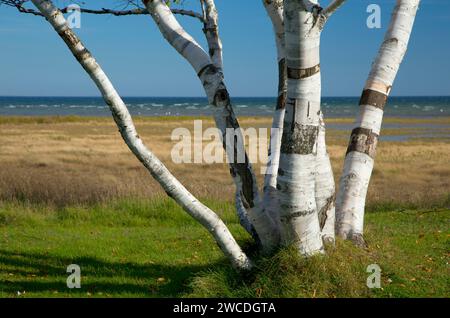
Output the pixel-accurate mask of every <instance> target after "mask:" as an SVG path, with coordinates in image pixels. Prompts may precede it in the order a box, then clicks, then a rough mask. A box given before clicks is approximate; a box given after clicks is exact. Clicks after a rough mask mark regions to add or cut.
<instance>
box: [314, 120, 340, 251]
mask: <svg viewBox="0 0 450 318" xmlns="http://www.w3.org/2000/svg"><path fill="white" fill-rule="evenodd" d="M315 197H316V204H317V212H318V216H319V224H320V229H321V232H322V239H323V241H324V242H326V243H328V244H334V241H335V234H334V233H335V229H334V228H335V218H336V217H335V198H336V190H335V185H334V176H333V169H332V168H331V161H330V157H329V155H328V152H327V147H326V140H325V122H324V119H323V113H322V112H320V118H319V136H318V138H317V158H316V180H315Z"/></svg>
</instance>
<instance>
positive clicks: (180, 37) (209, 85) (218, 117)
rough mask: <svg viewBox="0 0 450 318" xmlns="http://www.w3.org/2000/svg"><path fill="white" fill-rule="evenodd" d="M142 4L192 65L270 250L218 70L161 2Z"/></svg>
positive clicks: (271, 230)
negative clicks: (232, 133)
mask: <svg viewBox="0 0 450 318" xmlns="http://www.w3.org/2000/svg"><path fill="white" fill-rule="evenodd" d="M143 3H144V4H145V6H146V7H147V10H148V11H149V12H150V14H151V16H152V18H153V20H154V21H155V23H156V24H157V26H158V28H159V29H160V31H161V33H162V34H163V36H164V38H165V39H166V40H167V41H168V42H169V43H170V44H171V45H172V46H173V47H174V48H175V49H176V50H177V51H178V52H179V53H180V54H181V55H182V56H183V57H184V58H185V59H186V60H187V61H188V62H189V63H190V64H191V65H192V67H193V68H194V70H195V71H196V73H197V75H198V77H199V79H200V81H201V82H202V85H203V87H204V90H205V92H206V95H207V97H208V100H209V103H210V104H211V105H213V106H215V115H214V118H215V121H216V125H217V127H218V128H219V129H220V131H221V132H222V138H223V143H224V148H225V149H227V150H230V149H231V150H232V154H230V152H229V151H227V154H228V157H229V161H230V173H231V175H232V177H233V179H234V182H235V184H236V187H237V198H240V199H241V200H242V206H243V207H244V208H245V211H246V212H247V213H248V217H249V221H250V223H251V224H252V225H253V227H254V228H255V230H256V232H257V235H258V237H259V239H260V240H261V242H262V245H263V247H264V248H265V249H272V248H273V247H274V246H276V245H277V244H278V241H279V237H278V232H277V231H276V227H275V224H274V222H273V221H272V219H271V218H270V217H268V215H267V213H266V212H265V211H264V210H263V209H261V204H260V198H259V192H258V187H257V184H256V178H255V175H254V173H253V170H252V167H251V164H250V162H249V159H248V156H247V154H246V153H245V147H244V144H243V143H242V142H239V140H243V138H242V134H241V131H240V127H239V123H238V121H237V119H236V116H235V114H234V111H233V108H232V105H231V100H230V96H229V93H228V90H227V88H226V86H225V83H224V78H223V73H222V71H221V69H220V68H218V67H217V66H215V65H214V63H213V62H212V61H211V59H210V57H209V55H208V54H207V53H206V52H205V51H204V50H203V49H202V48H201V46H200V45H199V44H198V43H197V42H196V41H195V40H194V39H193V38H192V36H190V35H189V34H188V33H187V32H186V31H185V30H184V29H183V28H182V27H181V25H180V24H179V23H178V21H177V20H176V18H175V17H174V15H173V13H172V12H171V10H170V8H169V7H168V6H167V5H166V3H165V2H164V1H162V0H143ZM216 34H217V32H216ZM208 42H211V40H209V41H208ZM216 63H217V60H216ZM227 129H234V130H235V131H236V133H237V135H236V138H235V140H234V143H233V145H229V144H228V141H227V138H226V134H227ZM241 156H243V157H244V160H243V162H239V160H238V158H239V157H241ZM241 211H242V210H241Z"/></svg>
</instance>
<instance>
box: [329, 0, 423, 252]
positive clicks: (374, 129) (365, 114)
mask: <svg viewBox="0 0 450 318" xmlns="http://www.w3.org/2000/svg"><path fill="white" fill-rule="evenodd" d="M419 2H420V0H397V4H396V6H395V8H394V11H393V14H392V18H391V22H390V26H389V29H388V31H387V32H386V35H385V38H384V41H383V43H382V45H381V48H380V50H379V52H378V56H377V57H376V59H375V62H374V63H373V65H372V69H371V71H370V74H369V77H368V80H367V82H366V84H365V87H364V90H363V93H362V96H361V100H360V115H359V118H358V120H357V122H356V128H355V129H354V130H353V131H352V134H351V137H350V143H349V146H348V149H347V154H346V158H345V163H344V171H343V174H342V177H341V179H340V185H339V193H338V196H337V201H336V206H337V224H336V228H337V234H338V235H339V236H341V237H343V238H345V239H351V240H353V241H354V242H355V243H356V244H358V245H365V242H364V239H363V236H362V235H363V227H364V208H365V201H366V195H367V189H368V186H369V180H370V177H371V174H372V170H373V166H374V158H375V151H376V146H377V142H378V137H379V135H380V130H381V123H382V118H383V109H384V106H385V104H386V101H387V98H388V95H389V93H390V91H391V88H392V84H393V82H394V80H395V77H396V75H397V72H398V69H399V67H400V64H401V62H402V60H403V57H404V55H405V53H406V50H407V46H408V42H409V38H410V35H411V31H412V28H413V25H414V19H415V16H416V12H417V10H418V7H419Z"/></svg>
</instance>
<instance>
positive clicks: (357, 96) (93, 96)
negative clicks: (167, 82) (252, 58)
mask: <svg viewBox="0 0 450 318" xmlns="http://www.w3.org/2000/svg"><path fill="white" fill-rule="evenodd" d="M3 97H19V98H45V97H51V98H53V97H56V98H103V97H102V96H101V95H79V96H73V95H0V98H3ZM121 97H122V98H202V99H207V97H206V96H144V95H134V96H133V95H128V96H127V95H122V96H121ZM359 97H361V95H328V96H322V98H359ZM389 97H390V98H391V97H450V94H449V95H390V96H389ZM230 98H232V99H233V98H274V99H276V98H277V96H230Z"/></svg>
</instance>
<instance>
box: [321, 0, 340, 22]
mask: <svg viewBox="0 0 450 318" xmlns="http://www.w3.org/2000/svg"><path fill="white" fill-rule="evenodd" d="M345 1H346V0H333V2H331V3H330V4H329V5H328V7H326V8H325V9H323V11H322V14H323V15H324V16H325V18H327V19H328V18H329V17H331V16H332V15H333V13H335V12H336V11H337V10H338V9H339V8H340V7H341V6H342V5H343V4H344V3H345Z"/></svg>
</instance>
